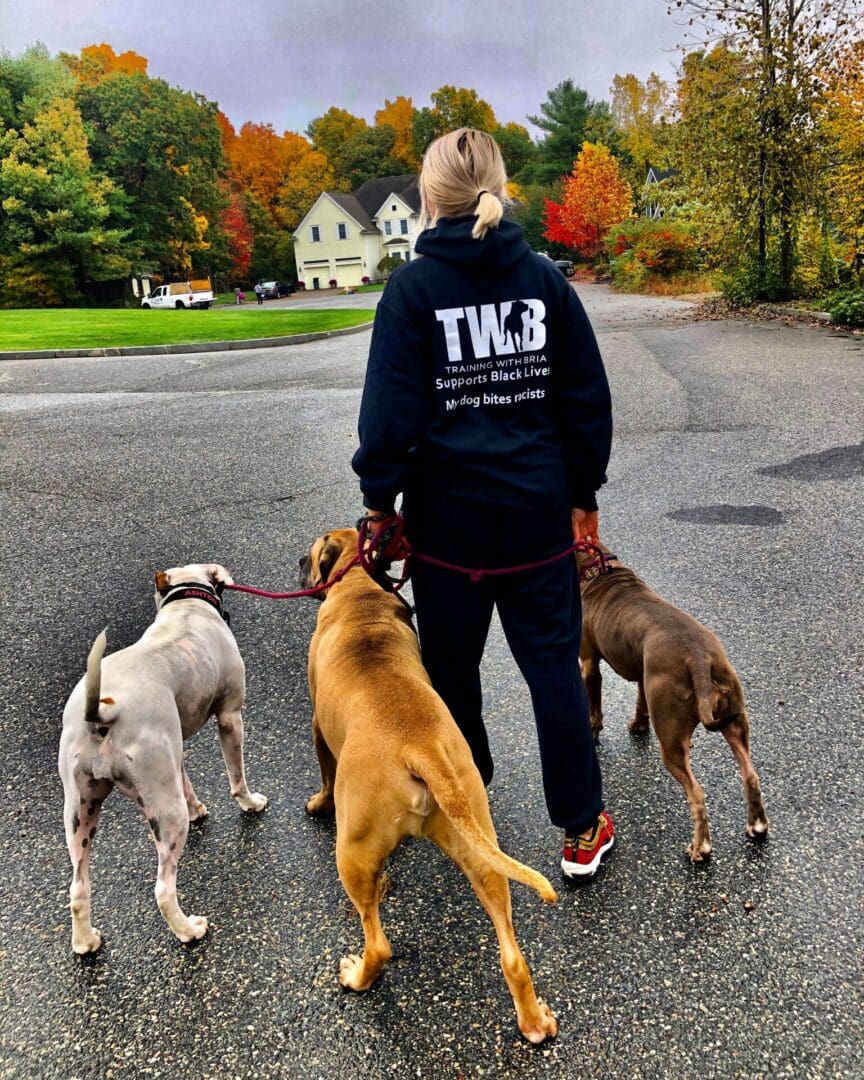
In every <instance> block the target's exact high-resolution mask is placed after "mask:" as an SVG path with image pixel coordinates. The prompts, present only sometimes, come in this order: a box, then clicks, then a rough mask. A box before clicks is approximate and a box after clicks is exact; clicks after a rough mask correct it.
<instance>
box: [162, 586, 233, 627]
mask: <svg viewBox="0 0 864 1080" xmlns="http://www.w3.org/2000/svg"><path fill="white" fill-rule="evenodd" d="M159 595H160V596H161V597H162V604H161V607H160V610H161V608H163V607H165V605H166V604H170V603H172V602H173V601H174V600H203V601H204V602H205V603H206V604H209V605H210V607H213V608H215V609H216V610H217V611H218V612H219V614H220V615H221V616H222V618H223V619H224V620H225V622H226V623H227V624H228V625H229V626H230V625H231V616H230V615H229V614H228V612H227V611H226V610H225V608H223V607H222V601H221V600H220V599H219V597H218V595H217V593H216V590H215V589H211V588H210V586H209V585H201V584H200V583H199V582H197V581H183V582H180V584H179V585H171V586H169V588H167V589H164V590H160V592H159Z"/></svg>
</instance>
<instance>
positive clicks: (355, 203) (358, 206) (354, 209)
mask: <svg viewBox="0 0 864 1080" xmlns="http://www.w3.org/2000/svg"><path fill="white" fill-rule="evenodd" d="M325 194H327V195H329V196H330V198H331V199H332V200H333V202H335V203H338V204H339V205H340V206H341V207H342V209H343V210H344V211H345V213H346V214H350V215H351V217H352V218H354V220H355V221H356V222H357V224H358V225H359V226H360V227H361V228H362V229H363V231H364V232H367V231H368V232H377V231H378V229H377V227H376V225H375V222H374V221H373V220H372V218H371V217H370V216H369V213H368V212H367V210H366V208H365V207H364V206H363V204H362V203H361V202H360V201H359V199H358V198H357V196H356V195H350V194H349V193H347V192H345V191H328V192H326V193H325Z"/></svg>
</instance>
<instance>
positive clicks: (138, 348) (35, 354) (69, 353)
mask: <svg viewBox="0 0 864 1080" xmlns="http://www.w3.org/2000/svg"><path fill="white" fill-rule="evenodd" d="M371 329H372V320H371V319H370V320H369V322H366V323H359V324H358V325H357V326H345V327H342V329H341V330H320V331H316V332H315V333H311V334H289V335H287V336H286V337H269V338H241V339H240V340H239V341H190V342H187V343H186V344H185V345H127V346H117V347H116V348H105V349H31V350H26V351H25V350H19V351H17V352H0V360H62V359H69V360H75V359H81V358H82V357H88V356H169V355H176V354H178V353H205V352H230V351H232V350H235V349H272V348H273V346H274V345H305V344H306V342H307V341H323V340H324V339H325V338H333V337H343V336H344V335H345V334H359V333H360V332H361V331H363V330H371Z"/></svg>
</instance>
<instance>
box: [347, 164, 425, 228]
mask: <svg viewBox="0 0 864 1080" xmlns="http://www.w3.org/2000/svg"><path fill="white" fill-rule="evenodd" d="M388 195H398V196H399V198H400V199H402V200H403V202H406V203H407V204H408V205H409V206H410V207H411V209H412V210H413V211H414V212H415V213H418V212H419V210H420V191H419V189H418V187H417V177H416V176H415V175H413V174H403V175H402V176H378V177H376V178H375V179H374V180H367V181H366V183H365V184H361V185H360V187H359V188H357V190H356V191H355V192H354V197H355V198H356V199H357V201H358V202H359V203H360V205H361V206H362V207H363V209H364V210H365V211H366V213H367V215H368V216H369V217H370V218H371V217H372V215H373V214H375V213H377V212H378V211H379V210H380V209H381V204H382V203H383V202H384V200H385V199H386V198H387V196H388Z"/></svg>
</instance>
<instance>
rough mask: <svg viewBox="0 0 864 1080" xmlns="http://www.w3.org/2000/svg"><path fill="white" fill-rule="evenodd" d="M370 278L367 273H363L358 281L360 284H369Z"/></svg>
mask: <svg viewBox="0 0 864 1080" xmlns="http://www.w3.org/2000/svg"><path fill="white" fill-rule="evenodd" d="M371 280H372V279H371V278H370V277H369V275H368V274H364V275H363V277H362V278H360V281H361V282H362V284H364V285H368V284H369V282H370V281H371Z"/></svg>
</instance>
